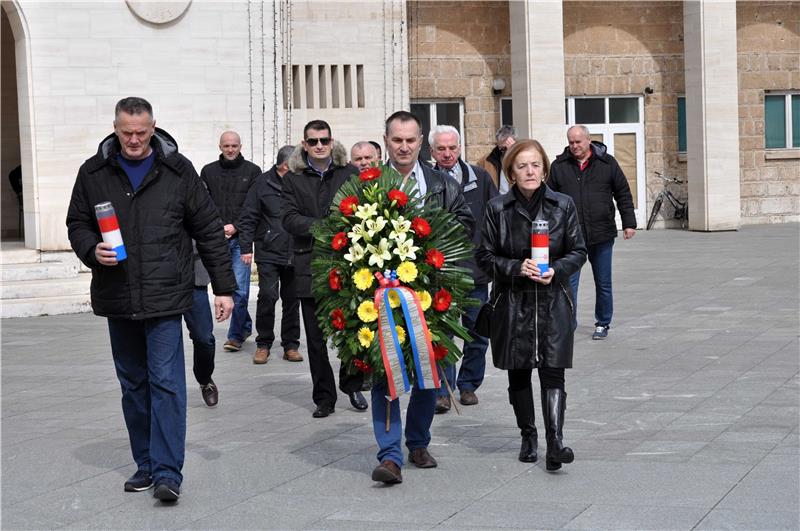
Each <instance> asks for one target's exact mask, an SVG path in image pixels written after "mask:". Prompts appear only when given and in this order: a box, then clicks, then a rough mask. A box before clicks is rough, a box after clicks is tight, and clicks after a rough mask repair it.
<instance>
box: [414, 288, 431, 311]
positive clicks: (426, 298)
mask: <svg viewBox="0 0 800 531" xmlns="http://www.w3.org/2000/svg"><path fill="white" fill-rule="evenodd" d="M416 293H417V297H419V305H420V306H421V307H422V311H423V312H424V311H426V310H427V309H428V308H430V307H431V303H432V302H433V298H432V297H431V294H430V293H428V292H427V291H417V292H416Z"/></svg>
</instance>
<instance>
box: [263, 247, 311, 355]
mask: <svg viewBox="0 0 800 531" xmlns="http://www.w3.org/2000/svg"><path fill="white" fill-rule="evenodd" d="M278 297H280V299H281V307H282V309H283V312H282V316H281V347H283V351H284V352H286V351H287V350H290V349H297V348H299V347H300V302H299V301H298V300H297V292H296V291H295V282H294V267H291V266H287V265H278V264H271V263H268V262H258V303H257V305H256V331H257V332H258V336H257V337H256V345H257V346H259V347H264V348H268V349H270V348H272V343H273V342H274V341H275V303H276V302H278Z"/></svg>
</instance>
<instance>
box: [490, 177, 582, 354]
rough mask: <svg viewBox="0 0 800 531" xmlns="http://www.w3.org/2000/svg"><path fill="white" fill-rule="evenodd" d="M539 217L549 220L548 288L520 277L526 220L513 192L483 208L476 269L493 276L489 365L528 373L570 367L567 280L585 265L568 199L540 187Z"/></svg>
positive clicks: (526, 251)
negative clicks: (549, 273)
mask: <svg viewBox="0 0 800 531" xmlns="http://www.w3.org/2000/svg"><path fill="white" fill-rule="evenodd" d="M542 215H543V217H544V219H547V220H548V222H549V229H550V267H551V268H552V269H553V270H554V273H555V275H554V276H553V280H552V282H551V283H550V284H548V285H546V286H545V285H542V284H539V283H537V282H534V281H532V280H530V279H528V278H527V277H524V276H521V275H520V270H521V268H522V261H523V260H524V259H525V258H530V256H531V241H530V234H531V223H532V222H533V220H532V219H531V216H530V214H529V213H528V211H527V210H526V209H525V207H524V206H523V205H521V204H519V202H518V201H517V199H516V197H515V196H514V192H513V189H512V190H511V191H510V192H508V193H506V194H503V195H501V196H498V197H495V198H494V199H492V200H491V201H489V204H488V205H487V207H486V212H485V213H484V218H483V239H482V241H481V245H480V247H479V248H478V251H477V252H476V258H477V260H478V266H479V267H480V268H481V269H483V270H484V271H485V272H486V274H487V275H489V276H493V278H494V283H493V285H492V294H491V299H490V300H491V301H496V305H495V309H494V313H493V319H492V327H491V330H492V332H491V337H490V340H491V345H492V358H493V359H494V365H495V367H497V368H499V369H531V368H534V367H559V368H561V367H563V368H569V367H572V344H573V329H572V312H573V310H572V309H573V301H572V291H571V290H570V285H569V277H570V276H572V274H573V273H575V272H576V271H578V270H579V269H580V268H581V266H582V265H583V263H584V262H585V261H586V245H585V244H584V241H583V235H582V234H581V230H580V227H579V226H578V216H577V214H576V212H575V205H574V204H573V202H572V199H570V198H569V197H568V196H566V195H564V194H559V193H557V192H553V191H552V190H550V189H549V188H546V189H545V196H544V199H543V201H542Z"/></svg>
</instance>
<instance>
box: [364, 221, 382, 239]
mask: <svg viewBox="0 0 800 531" xmlns="http://www.w3.org/2000/svg"><path fill="white" fill-rule="evenodd" d="M364 225H366V229H367V236H368V238H366V240H367V241H372V237H373V236H375V235H376V234H377V233H379V232H380V231H382V230H383V228H384V227H385V226H386V218H384V217H383V216H378V217H377V218H375V219H368V220H367V221H365V222H364Z"/></svg>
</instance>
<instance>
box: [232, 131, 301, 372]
mask: <svg viewBox="0 0 800 531" xmlns="http://www.w3.org/2000/svg"><path fill="white" fill-rule="evenodd" d="M292 151H294V146H283V147H282V148H281V149H279V150H278V156H277V157H276V161H275V165H274V166H273V167H272V168H270V169H269V171H267V172H266V173H264V174H262V175H260V176H259V177H258V178H257V179H256V182H255V184H254V185H253V186H252V187H251V188H250V191H249V192H248V193H247V198H246V199H245V201H244V208H243V209H242V214H241V215H240V216H239V221H237V223H236V226H237V227H238V228H239V243H240V245H241V247H242V261H243V262H244V263H245V264H250V263H251V262H252V260H253V242H255V247H256V263H257V264H258V306H257V307H256V330H257V331H258V336H256V352H255V354H253V363H255V364H258V365H263V364H264V363H267V361H268V360H269V349H271V348H272V343H273V341H275V330H274V328H275V303H276V302H278V297H279V296H280V299H281V308H282V314H281V346H282V347H283V359H285V360H287V361H303V356H301V355H300V352H298V350H297V349H298V348H300V303H299V302H298V301H297V291H296V289H295V282H294V265H293V264H292V237H291V235H290V234H289V233H287V232H286V231H285V230H284V229H283V225H282V224H281V212H282V210H283V203H284V199H283V183H282V181H283V177H284V175H286V173H287V172H288V171H289V165H288V161H289V156H291V154H292Z"/></svg>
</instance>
